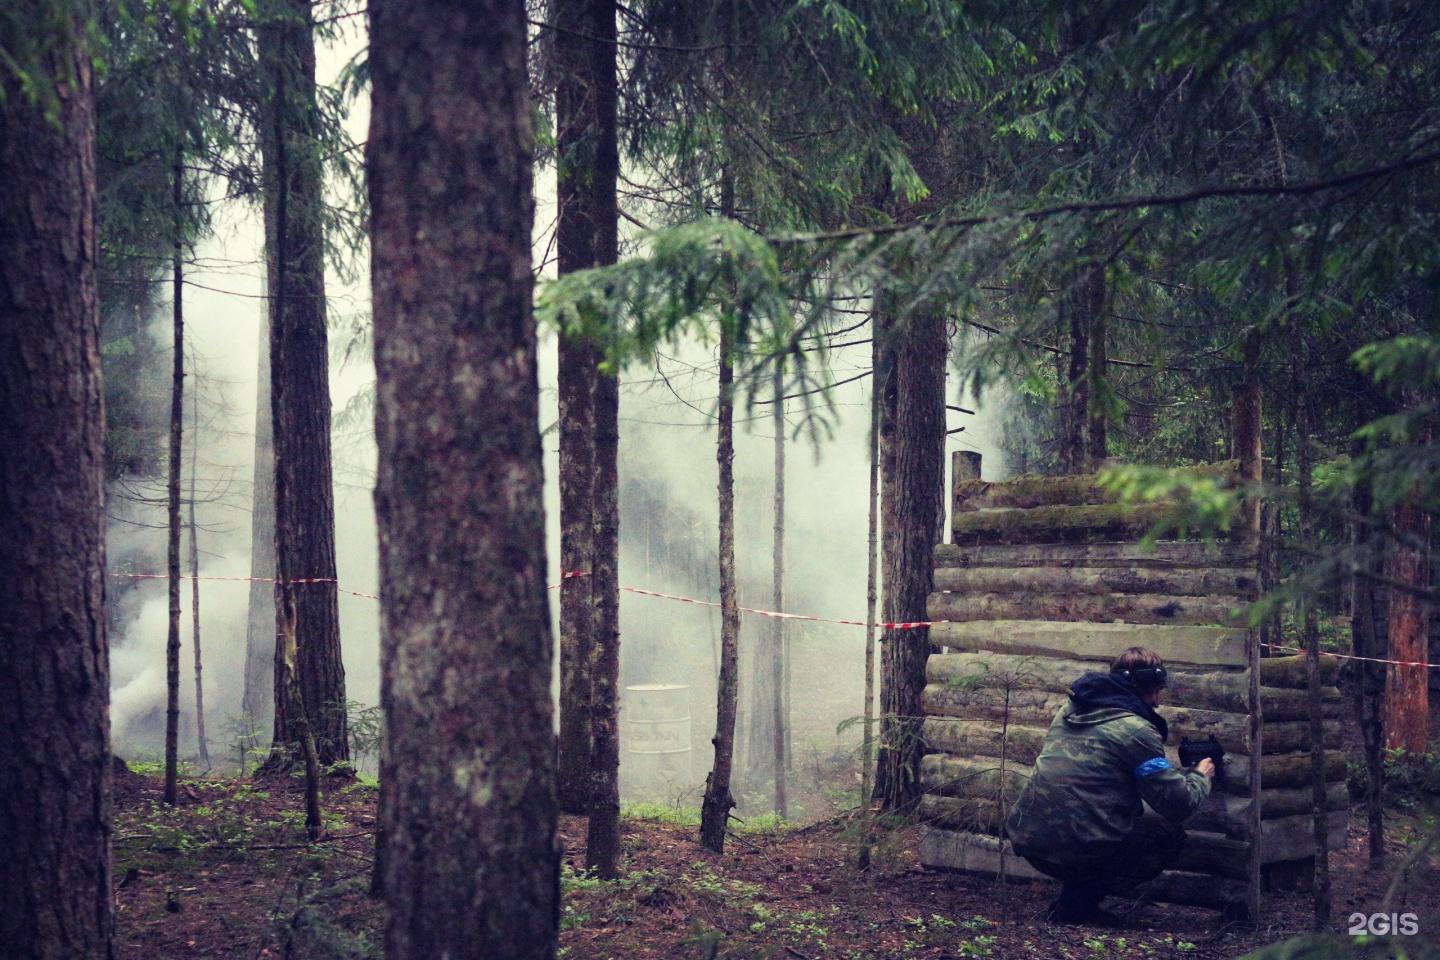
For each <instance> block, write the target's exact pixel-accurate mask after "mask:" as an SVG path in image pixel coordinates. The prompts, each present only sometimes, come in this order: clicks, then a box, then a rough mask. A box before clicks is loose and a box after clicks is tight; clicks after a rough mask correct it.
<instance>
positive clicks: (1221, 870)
mask: <svg viewBox="0 0 1440 960" xmlns="http://www.w3.org/2000/svg"><path fill="white" fill-rule="evenodd" d="M1185 833H1186V836H1185V849H1184V850H1183V851H1181V853H1180V859H1179V860H1177V861H1176V862H1175V869H1176V870H1182V871H1185V872H1187V873H1204V874H1209V875H1211V876H1216V877H1227V878H1229V879H1232V880H1244V879H1245V878H1246V877H1247V876H1248V875H1249V874H1248V872H1247V868H1248V865H1249V863H1248V861H1249V858H1250V841H1248V840H1233V839H1231V838H1230V837H1227V836H1224V835H1223V834H1219V833H1210V832H1208V831H1204V830H1187V831H1186V832H1185Z"/></svg>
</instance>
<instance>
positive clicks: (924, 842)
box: [920, 823, 1045, 880]
mask: <svg viewBox="0 0 1440 960" xmlns="http://www.w3.org/2000/svg"><path fill="white" fill-rule="evenodd" d="M920 865H921V866H923V867H925V868H926V869H928V870H954V871H957V872H960V873H973V874H979V875H982V876H990V877H994V876H996V875H997V874H1000V873H1003V874H1004V875H1005V876H1006V877H1009V878H1010V879H1012V880H1043V879H1045V875H1044V874H1042V873H1040V872H1039V871H1038V870H1036V869H1035V868H1034V867H1032V866H1030V864H1028V863H1026V862H1025V861H1024V860H1022V859H1021V858H1019V857H1017V856H1015V851H1014V850H1013V849H1011V847H1010V841H1009V840H1001V839H999V838H998V837H988V836H985V835H984V834H980V833H972V832H970V831H969V830H947V829H944V828H943V827H932V826H928V825H926V824H923V823H922V824H921V825H920Z"/></svg>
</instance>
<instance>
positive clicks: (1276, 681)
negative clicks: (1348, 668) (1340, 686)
mask: <svg viewBox="0 0 1440 960" xmlns="http://www.w3.org/2000/svg"><path fill="white" fill-rule="evenodd" d="M1341 663H1342V661H1340V660H1337V659H1335V658H1334V657H1321V658H1320V680H1321V682H1322V683H1324V684H1325V685H1326V686H1327V687H1328V686H1333V685H1334V683H1335V678H1336V677H1337V676H1339V675H1340V666H1341ZM1260 682H1261V683H1263V684H1264V685H1265V686H1267V687H1284V688H1286V689H1289V690H1304V689H1305V688H1306V687H1308V686H1309V683H1310V681H1309V679H1308V678H1307V677H1306V675H1305V656H1304V655H1303V654H1297V655H1296V656H1293V657H1263V658H1261V660H1260Z"/></svg>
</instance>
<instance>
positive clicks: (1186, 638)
mask: <svg viewBox="0 0 1440 960" xmlns="http://www.w3.org/2000/svg"><path fill="white" fill-rule="evenodd" d="M1249 635H1250V634H1249V631H1248V630H1240V629H1236V628H1233V627H1197V626H1187V625H1174V624H1142V623H1065V622H1061V621H1043V620H974V621H970V622H968V623H939V624H936V625H935V626H933V627H931V628H930V642H931V643H933V644H936V645H938V646H943V647H950V648H952V649H954V650H956V651H959V652H976V651H980V650H990V651H993V652H995V653H1004V654H1010V655H1015V656H1040V657H1049V658H1061V657H1063V658H1067V659H1069V660H1071V661H1075V660H1093V661H1098V662H1099V664H1103V666H1099V665H1097V664H1088V665H1087V664H1081V663H1076V664H1074V665H1073V669H1074V670H1075V671H1076V674H1075V675H1076V676H1079V675H1080V672H1081V671H1083V670H1087V669H1090V670H1093V669H1108V668H1109V665H1110V662H1111V661H1113V660H1114V659H1115V658H1116V657H1118V656H1119V655H1120V654H1122V653H1124V652H1125V651H1126V650H1127V649H1128V648H1130V647H1136V646H1140V647H1149V648H1150V649H1151V650H1154V651H1155V652H1156V653H1157V654H1159V655H1160V657H1161V659H1163V660H1164V661H1165V662H1166V663H1167V664H1196V665H1200V666H1227V667H1243V666H1245V665H1246V664H1247V663H1248V662H1249V660H1248V658H1247V657H1246V654H1245V644H1246V642H1247V640H1248V638H1249Z"/></svg>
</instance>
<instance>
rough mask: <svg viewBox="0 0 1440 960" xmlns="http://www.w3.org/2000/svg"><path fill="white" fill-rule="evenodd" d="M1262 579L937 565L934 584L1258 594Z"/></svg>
mask: <svg viewBox="0 0 1440 960" xmlns="http://www.w3.org/2000/svg"><path fill="white" fill-rule="evenodd" d="M1258 583H1259V581H1258V578H1257V577H1256V575H1255V573H1254V572H1253V571H1251V570H1245V569H1238V568H1233V567H1232V568H1223V567H1222V568H1216V567H1199V568H1193V569H1173V570H1169V569H1158V570H1155V569H1145V568H1143V567H1101V568H1095V569H1091V568H1083V567H1059V568H1054V567H938V568H936V570H935V589H936V590H937V591H948V592H954V593H1002V594H1007V593H1022V594H1030V593H1044V594H1050V595H1065V594H1085V595H1089V596H1106V595H1108V594H1112V593H1141V594H1152V593H1158V594H1168V595H1170V596H1176V597H1222V596H1223V597H1239V598H1244V599H1249V598H1251V597H1253V595H1254V593H1255V590H1256V587H1257V585H1258Z"/></svg>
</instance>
